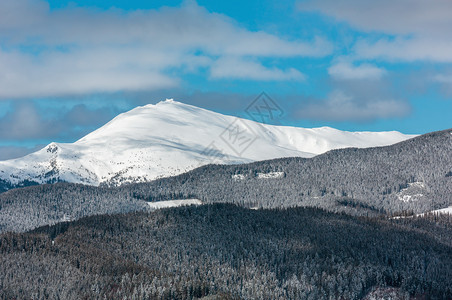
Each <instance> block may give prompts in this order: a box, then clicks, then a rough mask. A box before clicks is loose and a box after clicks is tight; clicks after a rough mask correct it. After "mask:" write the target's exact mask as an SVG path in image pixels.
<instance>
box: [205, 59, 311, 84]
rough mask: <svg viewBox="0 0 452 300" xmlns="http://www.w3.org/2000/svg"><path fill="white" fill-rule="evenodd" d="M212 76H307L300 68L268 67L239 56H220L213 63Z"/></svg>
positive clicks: (300, 78)
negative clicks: (282, 68)
mask: <svg viewBox="0 0 452 300" xmlns="http://www.w3.org/2000/svg"><path fill="white" fill-rule="evenodd" d="M211 77H212V78H214V79H220V78H228V79H247V80H304V79H305V76H304V75H303V74H302V73H301V72H300V71H298V70H296V69H293V68H290V69H288V70H281V69H278V68H266V67H264V66H263V65H261V64H260V63H257V62H255V61H252V60H246V59H242V58H237V57H225V58H220V59H218V60H217V61H215V63H214V64H213V65H212V68H211Z"/></svg>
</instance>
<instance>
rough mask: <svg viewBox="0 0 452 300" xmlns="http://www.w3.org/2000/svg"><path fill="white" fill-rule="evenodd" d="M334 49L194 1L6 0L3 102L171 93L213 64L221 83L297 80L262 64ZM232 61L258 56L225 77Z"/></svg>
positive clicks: (0, 71) (1, 34) (0, 8)
mask: <svg viewBox="0 0 452 300" xmlns="http://www.w3.org/2000/svg"><path fill="white" fill-rule="evenodd" d="M331 51H332V47H331V45H330V44H329V43H328V42H326V41H325V40H323V39H321V38H314V39H313V40H311V41H300V40H286V39H282V38H280V37H278V36H276V35H272V34H269V33H266V32H263V31H258V32H253V31H249V30H247V29H245V28H243V27H241V26H240V25H238V24H237V23H236V22H235V21H234V20H233V19H231V18H229V17H227V16H225V15H221V14H217V13H211V12H209V11H207V10H206V9H205V8H203V7H200V6H198V5H197V4H196V3H195V2H191V1H188V2H185V3H184V4H182V6H181V7H163V8H161V9H158V10H137V11H132V12H130V11H121V10H117V9H111V10H107V11H101V10H95V9H85V8H76V7H73V8H67V9H62V10H52V11H50V10H49V6H48V4H47V3H46V2H44V1H41V0H33V1H32V0H15V1H0V98H20V97H33V96H53V95H66V94H83V93H93V92H115V91H122V90H134V91H138V90H153V89H161V88H169V87H174V86H177V85H178V84H179V81H180V78H179V77H180V72H196V71H197V70H198V69H199V68H210V67H211V66H212V67H213V68H214V69H212V77H214V78H225V77H228V78H243V79H253V80H269V79H271V78H279V80H284V79H288V80H292V79H294V78H295V77H300V76H301V73H299V72H298V71H296V70H285V71H282V70H279V69H278V68H277V67H275V68H274V69H265V68H264V67H263V66H261V65H260V62H259V59H260V58H265V57H274V58H278V57H303V56H313V57H318V56H324V55H327V54H329V53H331ZM231 56H233V57H237V58H238V59H241V60H243V61H245V57H251V58H252V61H253V62H254V63H250V62H248V65H249V66H250V67H251V68H252V70H250V71H249V72H243V70H237V71H240V73H234V70H232V68H230V69H229V70H228V71H223V72H222V73H223V75H221V70H218V66H219V64H220V63H221V62H222V59H223V58H224V57H231ZM212 64H213V65H212ZM257 73H261V75H259V74H257ZM168 74H171V76H169V75H168ZM246 76H249V77H248V78H246Z"/></svg>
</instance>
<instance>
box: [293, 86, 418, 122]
mask: <svg viewBox="0 0 452 300" xmlns="http://www.w3.org/2000/svg"><path fill="white" fill-rule="evenodd" d="M410 110H411V108H410V106H409V105H408V104H407V103H405V102H403V101H398V100H393V99H385V98H374V97H371V96H369V98H367V99H366V98H365V99H359V98H356V97H353V96H351V95H348V94H346V93H344V92H343V91H341V90H335V91H333V92H332V93H330V94H329V95H328V97H327V99H325V100H317V101H310V102H308V103H307V104H304V105H302V106H301V107H300V108H299V109H298V110H297V112H296V113H295V116H296V117H298V118H305V119H311V120H325V121H339V122H341V121H361V122H364V121H372V120H375V119H387V118H394V117H402V116H405V115H407V114H408V113H409V112H410Z"/></svg>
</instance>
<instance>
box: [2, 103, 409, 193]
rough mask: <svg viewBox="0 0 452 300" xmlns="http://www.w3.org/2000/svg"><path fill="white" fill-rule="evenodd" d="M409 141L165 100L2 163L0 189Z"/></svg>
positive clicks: (147, 176)
mask: <svg viewBox="0 0 452 300" xmlns="http://www.w3.org/2000/svg"><path fill="white" fill-rule="evenodd" d="M234 130H237V132H238V131H240V132H243V134H244V136H245V137H246V138H247V139H249V140H250V142H249V145H247V147H241V146H240V145H238V144H237V143H236V142H237V137H235V136H233V134H237V132H233V131H234ZM411 137H414V135H404V134H401V133H399V132H396V131H391V132H347V131H340V130H337V129H334V128H330V127H320V128H312V129H308V128H298V127H288V126H275V125H266V124H262V123H257V122H254V121H251V120H246V119H241V118H237V117H234V116H228V115H223V114H220V113H216V112H212V111H209V110H206V109H202V108H198V107H195V106H191V105H187V104H183V103H181V102H177V101H174V100H166V101H161V102H159V103H157V104H155V105H154V104H149V105H145V106H140V107H136V108H134V109H132V110H130V111H128V112H126V113H123V114H120V115H118V116H117V117H115V118H114V119H112V120H111V121H110V122H108V123H107V124H105V125H104V126H102V127H100V128H99V129H97V130H95V131H93V132H91V133H89V134H87V135H86V136H84V137H82V138H81V139H79V140H77V141H76V142H74V143H72V144H70V143H50V144H49V145H47V146H46V147H45V148H43V149H41V150H39V151H37V152H35V153H32V154H29V155H27V156H25V157H23V158H19V159H14V160H8V161H2V162H0V185H3V190H7V189H9V188H12V187H16V186H24V185H31V184H42V183H53V182H58V181H65V182H72V183H83V184H88V185H94V186H98V185H100V184H107V185H121V184H123V183H136V182H147V181H150V180H153V179H157V178H161V177H168V176H172V175H178V174H181V173H183V172H186V171H189V170H192V169H194V168H196V167H199V166H202V165H206V164H209V163H212V162H215V163H223V164H237V163H248V162H253V161H259V160H267V159H273V158H281V157H294V156H295V157H313V156H315V155H318V154H321V153H324V152H326V151H328V150H331V149H337V148H347V147H370V146H384V145H389V144H393V143H396V142H399V141H403V140H406V139H409V138H411ZM234 138H235V139H234ZM2 183H3V184H2ZM0 189H1V187H0Z"/></svg>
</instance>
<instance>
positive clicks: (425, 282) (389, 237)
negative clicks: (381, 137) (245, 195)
mask: <svg viewBox="0 0 452 300" xmlns="http://www.w3.org/2000/svg"><path fill="white" fill-rule="evenodd" d="M419 228H421V230H420V229H419ZM451 230H452V219H451V217H450V216H429V217H426V218H410V219H408V218H407V219H400V220H384V219H369V218H364V217H354V216H350V215H345V214H333V213H329V212H325V211H322V210H319V209H313V208H289V209H281V210H249V209H244V208H240V207H237V206H234V205H230V204H214V205H204V206H199V207H193V206H192V207H181V208H175V209H164V210H159V211H155V212H151V213H145V212H136V213H129V214H121V215H112V216H108V215H102V216H92V217H87V218H82V219H80V220H78V221H72V222H64V223H60V224H57V225H54V226H50V227H49V226H46V227H41V228H38V229H36V230H34V231H32V232H28V233H20V234H19V233H5V234H3V235H0V299H195V298H202V297H206V299H362V298H366V297H367V299H371V298H372V297H371V295H373V296H374V297H375V295H379V296H384V295H385V293H388V295H389V294H390V295H392V296H393V297H395V298H397V299H408V298H410V297H417V298H418V299H451V297H452V247H451V245H450V242H451V239H450V236H451V233H452V231H451ZM446 233H447V235H448V238H447V237H446V236H445V235H444V234H446ZM214 296H218V297H214Z"/></svg>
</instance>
